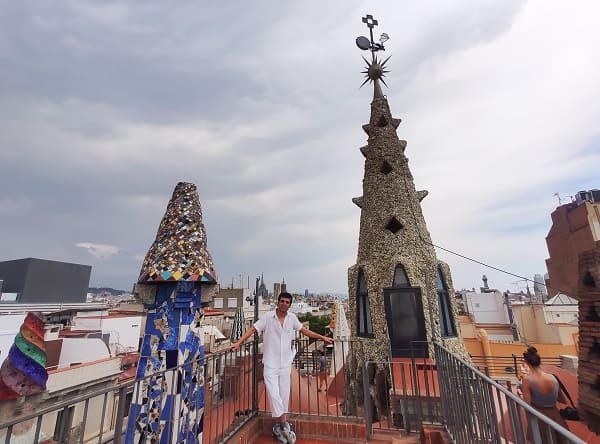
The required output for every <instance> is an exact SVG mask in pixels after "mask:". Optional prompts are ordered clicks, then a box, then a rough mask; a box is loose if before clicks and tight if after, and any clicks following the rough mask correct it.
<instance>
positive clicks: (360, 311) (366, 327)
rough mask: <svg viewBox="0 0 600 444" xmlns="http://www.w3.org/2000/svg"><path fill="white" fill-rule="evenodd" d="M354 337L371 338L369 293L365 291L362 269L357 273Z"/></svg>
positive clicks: (371, 325)
mask: <svg viewBox="0 0 600 444" xmlns="http://www.w3.org/2000/svg"><path fill="white" fill-rule="evenodd" d="M356 335H357V336H362V337H372V336H373V322H372V321H371V306H370V305H369V291H368V289H367V279H366V278H365V273H364V272H363V270H362V268H361V269H360V270H359V271H358V288H357V292H356Z"/></svg>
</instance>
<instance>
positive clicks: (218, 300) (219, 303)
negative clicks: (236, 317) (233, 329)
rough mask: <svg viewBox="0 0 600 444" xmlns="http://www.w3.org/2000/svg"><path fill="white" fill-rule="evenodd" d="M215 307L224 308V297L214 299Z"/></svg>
mask: <svg viewBox="0 0 600 444" xmlns="http://www.w3.org/2000/svg"><path fill="white" fill-rule="evenodd" d="M213 304H214V308H223V298H214V299H213Z"/></svg>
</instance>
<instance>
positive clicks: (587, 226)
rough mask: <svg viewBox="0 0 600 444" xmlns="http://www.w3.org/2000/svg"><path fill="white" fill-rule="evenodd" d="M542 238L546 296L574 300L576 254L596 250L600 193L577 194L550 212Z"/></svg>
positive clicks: (576, 277)
mask: <svg viewBox="0 0 600 444" xmlns="http://www.w3.org/2000/svg"><path fill="white" fill-rule="evenodd" d="M551 217H552V227H551V228H550V231H549V232H548V235H547V236H546V245H547V246H548V253H549V258H548V259H546V267H547V268H548V282H547V287H548V296H549V297H552V296H555V295H557V294H558V293H563V294H566V295H568V296H571V297H573V296H575V295H576V293H577V290H578V281H577V279H578V276H579V268H578V267H579V262H578V260H579V259H578V255H579V253H581V252H583V251H586V250H590V249H593V248H597V247H598V246H600V190H591V191H579V192H578V193H577V194H576V195H575V199H574V200H573V202H569V203H567V204H564V205H561V206H559V207H557V208H556V210H554V211H553V212H552V215H551Z"/></svg>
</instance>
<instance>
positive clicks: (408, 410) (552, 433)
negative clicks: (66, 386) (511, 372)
mask: <svg viewBox="0 0 600 444" xmlns="http://www.w3.org/2000/svg"><path fill="white" fill-rule="evenodd" d="M323 345H324V344H322V343H318V342H316V343H315V342H313V343H309V342H301V343H299V344H298V354H297V356H296V359H295V362H294V366H293V368H292V389H291V390H292V393H291V398H290V422H291V423H292V424H293V426H294V428H295V431H296V433H297V435H298V444H301V443H308V442H325V441H328V442H365V441H370V442H373V443H376V442H391V441H392V440H393V441H394V442H403V441H401V440H405V441H404V442H419V439H420V437H422V436H423V434H429V435H430V436H429V437H428V439H430V440H433V437H435V436H439V439H446V441H439V442H457V443H470V442H477V443H501V442H502V443H505V442H506V443H508V442H514V443H519V444H520V443H526V442H534V443H549V442H557V440H558V439H561V440H562V441H561V442H566V443H577V444H583V443H584V442H586V441H585V440H582V439H581V438H579V437H577V436H576V435H574V434H573V433H571V432H569V431H568V430H566V429H563V428H562V427H560V426H559V425H558V424H556V423H554V422H553V421H552V420H550V419H549V418H548V417H546V416H544V415H543V414H541V413H539V412H538V411H537V410H535V409H533V408H532V407H530V406H529V405H527V404H526V403H525V402H523V401H522V400H521V399H520V398H519V397H518V396H517V393H516V385H515V383H514V382H515V381H514V380H512V381H511V380H510V378H501V379H499V380H494V379H492V378H491V377H490V376H487V375H486V374H485V373H484V372H481V371H479V370H478V369H477V368H475V367H474V366H472V365H471V364H469V363H466V362H464V361H462V360H460V359H459V358H458V357H457V356H455V355H453V354H452V353H451V352H450V351H448V350H447V349H445V348H444V347H443V346H442V345H440V344H435V345H434V350H435V360H434V361H432V360H430V359H428V358H403V359H401V360H396V359H395V360H393V361H391V362H385V363H376V364H378V365H385V366H386V367H387V368H389V381H388V382H387V387H388V390H387V393H383V394H382V393H375V392H374V390H373V385H372V384H371V381H369V379H368V374H369V371H368V369H369V366H370V365H371V364H375V363H372V362H360V363H359V364H358V365H359V367H360V368H361V370H362V375H363V378H364V379H363V382H364V384H363V386H364V388H365V390H364V393H363V394H362V397H359V398H361V399H364V402H363V403H362V404H361V406H360V408H359V409H358V413H357V414H356V415H355V416H350V415H347V414H345V411H347V410H348V409H346V406H345V405H344V400H345V399H346V393H345V390H347V388H346V385H345V384H344V375H345V369H346V365H347V362H346V358H345V357H346V355H347V353H346V352H347V351H350V350H353V348H356V347H361V346H362V343H359V342H343V343H340V342H336V347H337V348H335V349H333V350H331V349H330V350H328V355H327V356H328V360H329V367H330V371H329V372H328V377H327V389H326V390H324V391H319V390H318V382H317V378H318V377H317V374H316V368H317V357H316V356H317V355H316V350H321V349H323V348H324V347H323ZM257 349H258V345H257V344H252V343H250V344H246V345H245V346H244V347H243V348H242V349H241V350H238V351H237V352H235V353H233V352H230V351H228V350H226V351H220V352H216V353H212V354H207V355H206V356H205V357H204V358H203V359H202V360H201V361H200V362H198V364H200V365H194V366H189V367H185V366H181V367H178V368H176V369H169V370H165V371H164V372H159V373H157V374H154V375H153V376H152V377H149V378H145V379H143V380H136V381H129V382H118V380H116V379H115V381H114V383H112V384H111V385H109V386H104V387H102V388H94V389H90V390H89V391H85V390H80V391H79V392H78V393H72V394H71V395H70V396H69V397H67V398H65V399H56V400H55V402H53V403H52V404H51V405H47V406H44V405H41V404H40V405H38V404H36V402H37V401H38V400H37V399H28V400H25V401H24V402H17V403H14V405H13V406H12V407H11V411H10V412H7V407H8V404H7V402H5V403H4V406H2V405H0V408H4V410H3V413H2V414H3V416H2V420H1V423H0V443H1V442H4V443H5V444H15V443H27V444H30V443H46V444H50V443H81V444H83V443H99V444H100V443H115V444H119V443H123V442H127V443H130V442H135V443H138V442H144V443H145V442H148V443H150V442H165V441H156V440H157V439H158V437H159V435H160V434H163V435H164V434H167V435H166V436H167V441H166V442H171V443H175V442H180V439H179V438H177V436H181V435H178V434H180V433H181V431H182V430H184V429H185V430H186V431H187V433H197V432H199V431H201V440H202V442H204V443H211V444H212V443H215V444H218V443H224V442H231V443H242V442H244V443H258V444H260V443H262V442H273V438H271V437H270V428H271V425H272V420H271V418H270V417H269V414H268V405H267V401H266V396H265V391H264V385H263V383H262V375H261V373H262V372H261V369H262V366H261V365H260V363H259V360H260V356H259V355H258V354H257V353H256V350H257ZM173 370H176V371H173ZM161 374H162V376H164V377H166V378H171V381H170V383H169V384H166V385H165V386H164V387H163V389H162V390H160V391H159V393H158V394H157V395H156V396H157V398H153V400H154V401H156V402H157V405H160V402H158V401H160V399H162V397H164V396H169V395H174V394H175V391H176V388H177V387H178V385H179V384H178V378H186V377H188V376H191V377H195V378H197V380H198V381H203V382H204V399H203V402H204V406H203V407H202V406H201V404H198V405H193V402H191V403H190V402H182V403H181V404H180V405H179V407H180V409H178V411H177V412H176V411H175V409H172V411H170V412H159V411H157V412H156V414H157V418H159V417H160V419H161V421H162V422H161V424H162V426H161V427H160V428H154V429H153V428H151V427H142V426H140V418H139V417H138V418H129V413H130V405H131V404H132V403H133V404H138V405H139V404H140V403H142V400H143V399H145V398H143V393H144V390H145V389H146V388H147V387H148V383H149V382H150V379H151V378H156V377H157V376H158V377H160V376H161ZM198 384H200V382H198ZM382 400H383V401H382ZM149 411H150V410H149ZM528 434H529V441H528ZM161 436H162V435H161ZM444 437H445V438H444ZM163 439H164V438H163ZM432 442H433V441H432Z"/></svg>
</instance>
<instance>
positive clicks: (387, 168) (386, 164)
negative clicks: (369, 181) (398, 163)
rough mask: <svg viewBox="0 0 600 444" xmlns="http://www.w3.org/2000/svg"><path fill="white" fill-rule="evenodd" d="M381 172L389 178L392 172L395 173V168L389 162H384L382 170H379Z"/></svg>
mask: <svg viewBox="0 0 600 444" xmlns="http://www.w3.org/2000/svg"><path fill="white" fill-rule="evenodd" d="M379 171H381V172H382V173H383V174H385V175H386V176H387V175H388V174H390V173H391V172H392V171H394V168H393V167H392V166H391V165H390V163H389V162H388V161H387V160H384V161H383V163H382V164H381V168H380V169H379Z"/></svg>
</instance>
